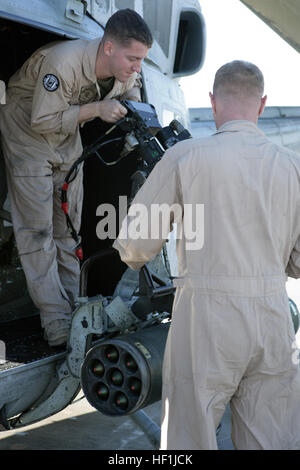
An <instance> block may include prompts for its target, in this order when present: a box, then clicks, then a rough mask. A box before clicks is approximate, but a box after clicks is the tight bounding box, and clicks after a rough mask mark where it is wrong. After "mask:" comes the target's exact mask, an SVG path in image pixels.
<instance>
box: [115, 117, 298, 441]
mask: <svg viewBox="0 0 300 470" xmlns="http://www.w3.org/2000/svg"><path fill="white" fill-rule="evenodd" d="M135 203H140V204H144V205H146V207H147V208H150V206H151V204H162V203H166V204H169V205H172V204H174V203H177V204H180V205H181V206H183V205H187V204H191V205H195V203H198V204H204V244H203V247H202V249H200V250H196V251H195V250H186V249H185V247H186V245H185V243H186V240H185V238H184V236H183V238H182V239H179V240H178V241H177V256H178V274H179V277H178V279H177V281H175V285H177V286H178V288H177V290H176V296H175V299H174V307H173V316H172V323H171V327H170V332H169V336H168V340H167V345H166V351H165V358H164V365H163V396H162V403H163V416H162V437H161V449H216V448H217V442H216V428H217V426H218V424H219V422H220V420H221V418H222V415H223V413H224V409H225V406H226V404H227V403H228V402H229V401H230V404H231V409H232V418H233V431H232V440H233V442H234V445H235V446H236V448H237V449H300V376H299V369H298V365H297V362H298V359H299V358H298V357H297V351H296V350H295V344H293V343H294V341H295V334H294V329H293V324H292V320H291V315H290V311H289V303H288V297H287V294H286V290H285V282H286V273H288V274H289V275H291V276H293V277H299V276H300V242H299V235H300V216H299V214H300V157H299V155H297V154H295V153H293V152H291V151H288V150H285V149H283V148H280V147H279V146H277V145H275V144H273V143H270V142H269V141H268V140H267V139H266V137H265V136H264V134H263V133H262V132H261V131H260V130H259V129H258V128H257V126H256V125H255V124H253V123H251V122H249V121H231V122H227V123H225V124H224V125H223V126H222V127H220V129H219V130H218V132H217V133H216V134H215V135H213V136H211V137H209V138H205V139H191V140H189V141H184V142H181V143H179V144H176V145H175V146H174V147H172V148H171V149H169V150H168V151H167V152H166V153H165V155H164V157H163V158H162V160H161V161H160V162H159V163H158V164H157V165H156V167H155V168H154V170H153V172H152V174H150V176H149V178H148V179H147V181H146V182H145V184H144V185H143V187H142V188H141V190H140V191H139V193H138V194H137V197H136V199H135V200H134V201H133V204H135ZM183 207H188V206H183ZM185 213H187V211H186V210H185V212H184V214H185ZM133 220H134V216H131V217H128V218H127V221H126V222H127V224H128V227H129V226H130V224H132V223H133ZM182 222H185V220H184V215H183V218H182ZM150 226H151V220H150V222H149V231H150ZM297 240H298V242H297ZM163 243H164V240H163V239H157V240H154V239H153V240H144V239H136V240H134V239H131V240H120V239H117V241H116V242H115V244H114V247H115V248H117V249H118V250H119V252H120V255H121V258H122V259H123V261H125V262H126V263H127V264H128V265H129V266H130V267H131V268H132V269H137V268H139V267H141V266H142V265H143V264H144V263H145V262H147V261H148V260H150V259H152V258H153V257H154V256H155V254H157V253H158V252H159V251H160V249H161V247H162V245H163ZM291 253H292V257H291V259H290V255H291ZM295 352H296V354H295Z"/></svg>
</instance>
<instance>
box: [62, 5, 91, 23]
mask: <svg viewBox="0 0 300 470" xmlns="http://www.w3.org/2000/svg"><path fill="white" fill-rule="evenodd" d="M86 10H87V3H86V1H84V0H68V2H67V6H66V11H65V15H66V18H69V20H72V21H75V23H82V21H83V18H84V15H85V14H86Z"/></svg>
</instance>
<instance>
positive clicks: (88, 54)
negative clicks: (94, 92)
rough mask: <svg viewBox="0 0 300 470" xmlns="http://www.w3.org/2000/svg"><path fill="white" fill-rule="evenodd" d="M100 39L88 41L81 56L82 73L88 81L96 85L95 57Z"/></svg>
mask: <svg viewBox="0 0 300 470" xmlns="http://www.w3.org/2000/svg"><path fill="white" fill-rule="evenodd" d="M100 41H101V38H96V39H92V40H90V41H88V44H87V47H86V49H85V52H84V56H83V71H84V74H85V76H86V78H87V79H88V80H90V81H91V82H93V83H97V77H96V70H95V69H96V57H97V52H98V47H99V44H100Z"/></svg>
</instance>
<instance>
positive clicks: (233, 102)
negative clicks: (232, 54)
mask: <svg viewBox="0 0 300 470" xmlns="http://www.w3.org/2000/svg"><path fill="white" fill-rule="evenodd" d="M263 93H264V77H263V74H262V73H261V71H260V70H259V68H258V67H257V66H256V65H254V64H251V63H250V62H245V61H243V60H234V61H233V62H229V63H228V64H225V65H223V66H222V67H221V68H219V70H218V71H217V73H216V75H215V81H214V85H213V94H212V93H210V94H209V96H210V100H211V105H212V110H213V115H214V120H215V123H216V127H217V129H218V128H219V127H220V126H221V125H222V124H224V123H225V122H227V121H234V120H247V121H252V122H254V123H257V120H258V118H259V116H260V115H261V114H262V113H263V110H264V107H265V105H266V101H267V97H266V96H263Z"/></svg>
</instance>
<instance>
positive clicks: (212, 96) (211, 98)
mask: <svg viewBox="0 0 300 470" xmlns="http://www.w3.org/2000/svg"><path fill="white" fill-rule="evenodd" d="M209 97H210V102H211V107H212V111H213V114H214V115H215V113H216V100H215V97H214V95H213V94H212V93H211V92H209Z"/></svg>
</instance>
